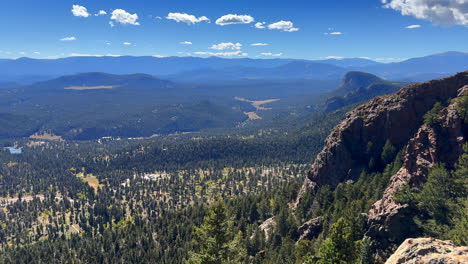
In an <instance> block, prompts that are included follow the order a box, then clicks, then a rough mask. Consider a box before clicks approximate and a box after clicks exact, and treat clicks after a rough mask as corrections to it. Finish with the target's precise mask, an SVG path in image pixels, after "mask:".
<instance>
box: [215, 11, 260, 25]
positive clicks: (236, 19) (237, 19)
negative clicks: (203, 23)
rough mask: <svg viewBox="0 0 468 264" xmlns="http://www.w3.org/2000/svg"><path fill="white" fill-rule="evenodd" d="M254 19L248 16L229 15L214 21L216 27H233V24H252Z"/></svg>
mask: <svg viewBox="0 0 468 264" xmlns="http://www.w3.org/2000/svg"><path fill="white" fill-rule="evenodd" d="M254 21H255V19H254V18H253V17H252V16H249V15H236V14H229V15H224V16H222V17H220V18H218V19H217V20H216V25H220V26H226V25H233V24H250V23H252V22H254Z"/></svg>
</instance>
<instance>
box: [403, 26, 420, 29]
mask: <svg viewBox="0 0 468 264" xmlns="http://www.w3.org/2000/svg"><path fill="white" fill-rule="evenodd" d="M420 27H421V25H409V26H407V27H405V28H408V29H413V28H420Z"/></svg>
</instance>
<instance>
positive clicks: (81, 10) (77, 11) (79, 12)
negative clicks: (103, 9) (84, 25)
mask: <svg viewBox="0 0 468 264" xmlns="http://www.w3.org/2000/svg"><path fill="white" fill-rule="evenodd" d="M71 12H72V14H73V15H74V16H77V17H89V13H88V9H86V7H84V6H80V5H73V6H72V10H71Z"/></svg>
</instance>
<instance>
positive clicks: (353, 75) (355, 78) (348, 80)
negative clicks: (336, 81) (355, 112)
mask: <svg viewBox="0 0 468 264" xmlns="http://www.w3.org/2000/svg"><path fill="white" fill-rule="evenodd" d="M381 82H384V80H383V79H380V78H379V77H377V76H375V75H373V74H370V73H366V72H357V71H354V72H348V73H346V74H345V76H343V79H342V81H341V84H340V87H339V88H338V89H340V90H345V91H348V92H351V91H353V90H356V89H358V88H361V87H367V86H369V85H371V84H373V83H381Z"/></svg>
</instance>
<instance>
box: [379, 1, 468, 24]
mask: <svg viewBox="0 0 468 264" xmlns="http://www.w3.org/2000/svg"><path fill="white" fill-rule="evenodd" d="M382 3H383V4H384V7H386V8H391V9H394V10H397V11H399V12H400V13H401V14H402V15H405V16H414V17H416V18H420V19H425V20H429V21H432V22H433V23H434V24H437V25H442V26H453V25H463V26H468V1H466V0H439V1H437V0H412V1H410V0H382Z"/></svg>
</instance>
